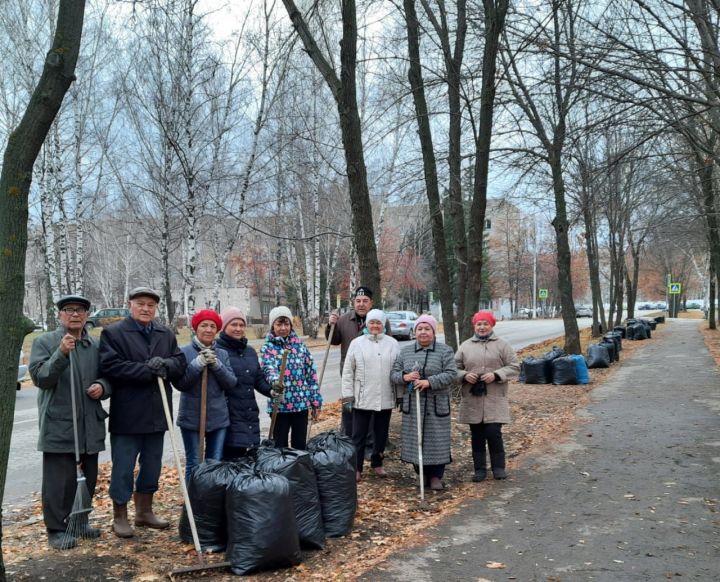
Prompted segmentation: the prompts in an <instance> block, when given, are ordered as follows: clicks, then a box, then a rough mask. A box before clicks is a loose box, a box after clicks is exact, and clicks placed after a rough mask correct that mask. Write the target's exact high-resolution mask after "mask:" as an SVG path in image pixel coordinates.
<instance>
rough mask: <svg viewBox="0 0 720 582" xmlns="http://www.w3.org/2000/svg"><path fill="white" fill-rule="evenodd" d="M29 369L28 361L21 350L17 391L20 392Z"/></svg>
mask: <svg viewBox="0 0 720 582" xmlns="http://www.w3.org/2000/svg"><path fill="white" fill-rule="evenodd" d="M27 372H28V367H27V360H26V359H25V353H24V352H23V351H22V350H20V359H19V360H18V373H17V389H18V390H20V382H22V381H23V380H24V379H25V376H27Z"/></svg>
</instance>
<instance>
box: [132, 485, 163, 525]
mask: <svg viewBox="0 0 720 582" xmlns="http://www.w3.org/2000/svg"><path fill="white" fill-rule="evenodd" d="M133 500H134V501H135V525H137V526H138V527H151V528H153V529H165V528H166V527H168V526H169V525H170V522H168V521H165V520H163V519H158V517H157V516H156V515H155V514H154V513H153V510H152V500H153V494H152V493H135V494H133Z"/></svg>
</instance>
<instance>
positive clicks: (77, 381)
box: [30, 295, 110, 550]
mask: <svg viewBox="0 0 720 582" xmlns="http://www.w3.org/2000/svg"><path fill="white" fill-rule="evenodd" d="M57 308H58V317H59V320H60V325H59V326H58V328H57V329H56V330H55V331H49V332H46V333H43V334H41V335H40V336H38V337H37V338H35V341H33V346H32V352H31V354H30V376H31V377H32V380H33V383H34V384H35V385H36V386H37V387H38V388H39V389H40V390H39V392H38V421H39V425H40V431H39V432H40V434H39V437H38V450H39V451H42V454H43V470H42V471H43V472H42V507H43V519H44V521H45V527H46V528H47V534H48V542H49V544H50V545H51V546H52V547H53V548H55V549H58V550H64V549H68V548H73V547H75V546H76V545H77V539H76V538H75V537H74V536H72V535H71V534H70V533H69V532H66V529H67V518H68V516H69V515H70V512H71V511H72V506H73V501H74V500H75V490H76V488H77V487H76V486H77V473H76V465H75V439H74V436H73V419H72V416H71V415H72V414H73V412H72V411H73V403H72V390H73V389H74V390H75V408H76V410H77V412H76V413H75V418H77V419H78V423H77V431H78V450H79V453H80V464H81V466H82V470H83V473H84V474H85V481H86V485H87V488H88V491H89V492H90V497H91V498H92V496H93V495H94V493H95V484H96V482H97V473H98V453H99V452H100V451H103V450H105V419H106V418H107V413H106V412H105V410H104V409H103V407H102V405H101V404H100V400H101V399H105V398H107V397H108V396H110V384H109V383H108V382H105V381H104V380H101V379H99V377H98V376H99V374H98V363H99V362H98V341H97V339H95V338H94V337H90V336H89V335H88V334H87V332H86V331H85V322H86V321H87V317H88V310H89V309H90V301H88V300H87V299H85V297H81V296H80V295H66V296H64V297H62V298H60V300H59V301H58V302H57ZM71 374H73V376H74V380H73V379H71ZM76 533H77V534H79V536H80V537H82V538H97V537H99V536H100V530H98V529H96V528H94V527H90V526H85V527H84V528H83V529H82V530H81V531H79V532H76Z"/></svg>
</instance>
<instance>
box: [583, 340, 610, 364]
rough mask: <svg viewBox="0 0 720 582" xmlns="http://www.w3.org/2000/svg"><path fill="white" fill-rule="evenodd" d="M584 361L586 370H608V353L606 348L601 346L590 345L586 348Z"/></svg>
mask: <svg viewBox="0 0 720 582" xmlns="http://www.w3.org/2000/svg"><path fill="white" fill-rule="evenodd" d="M586 361H587V367H588V368H609V367H610V353H609V352H608V349H607V347H605V346H604V345H602V344H591V345H590V346H588V355H587V358H586Z"/></svg>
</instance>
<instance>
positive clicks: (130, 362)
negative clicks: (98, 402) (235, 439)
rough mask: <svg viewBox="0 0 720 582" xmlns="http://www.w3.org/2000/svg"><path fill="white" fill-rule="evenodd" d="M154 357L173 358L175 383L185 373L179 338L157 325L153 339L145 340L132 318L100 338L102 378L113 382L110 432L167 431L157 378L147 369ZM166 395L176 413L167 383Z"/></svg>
mask: <svg viewBox="0 0 720 582" xmlns="http://www.w3.org/2000/svg"><path fill="white" fill-rule="evenodd" d="M153 356H160V357H161V358H170V360H171V363H170V367H169V369H168V380H170V381H172V382H175V381H176V380H179V379H180V378H182V375H183V373H184V372H185V356H184V355H183V353H182V352H181V351H180V349H179V348H178V345H177V341H176V340H175V334H174V333H173V332H172V330H170V329H169V328H167V327H165V326H164V325H160V324H159V323H157V322H155V323H153V329H152V332H151V334H150V337H149V338H147V339H146V338H145V337H143V334H142V332H141V331H140V329H139V328H138V326H137V324H136V323H135V321H134V320H133V319H131V318H130V317H128V318H127V319H123V320H122V321H118V322H117V323H113V324H112V325H109V326H108V327H106V328H104V329H103V332H102V334H101V335H100V375H101V376H102V377H103V378H106V379H108V380H109V381H110V384H111V385H112V396H111V397H110V427H109V428H110V432H111V433H115V434H148V433H153V432H162V431H165V430H167V428H168V426H167V421H166V420H165V411H164V410H163V405H162V398H161V397H160V390H159V388H158V382H157V376H155V375H154V374H153V373H152V372H151V371H150V368H149V367H148V365H147V362H148V360H149V359H150V358H152V357H153ZM165 393H166V394H167V397H168V402H169V404H170V411H171V412H172V388H171V387H170V383H169V382H165Z"/></svg>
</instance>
